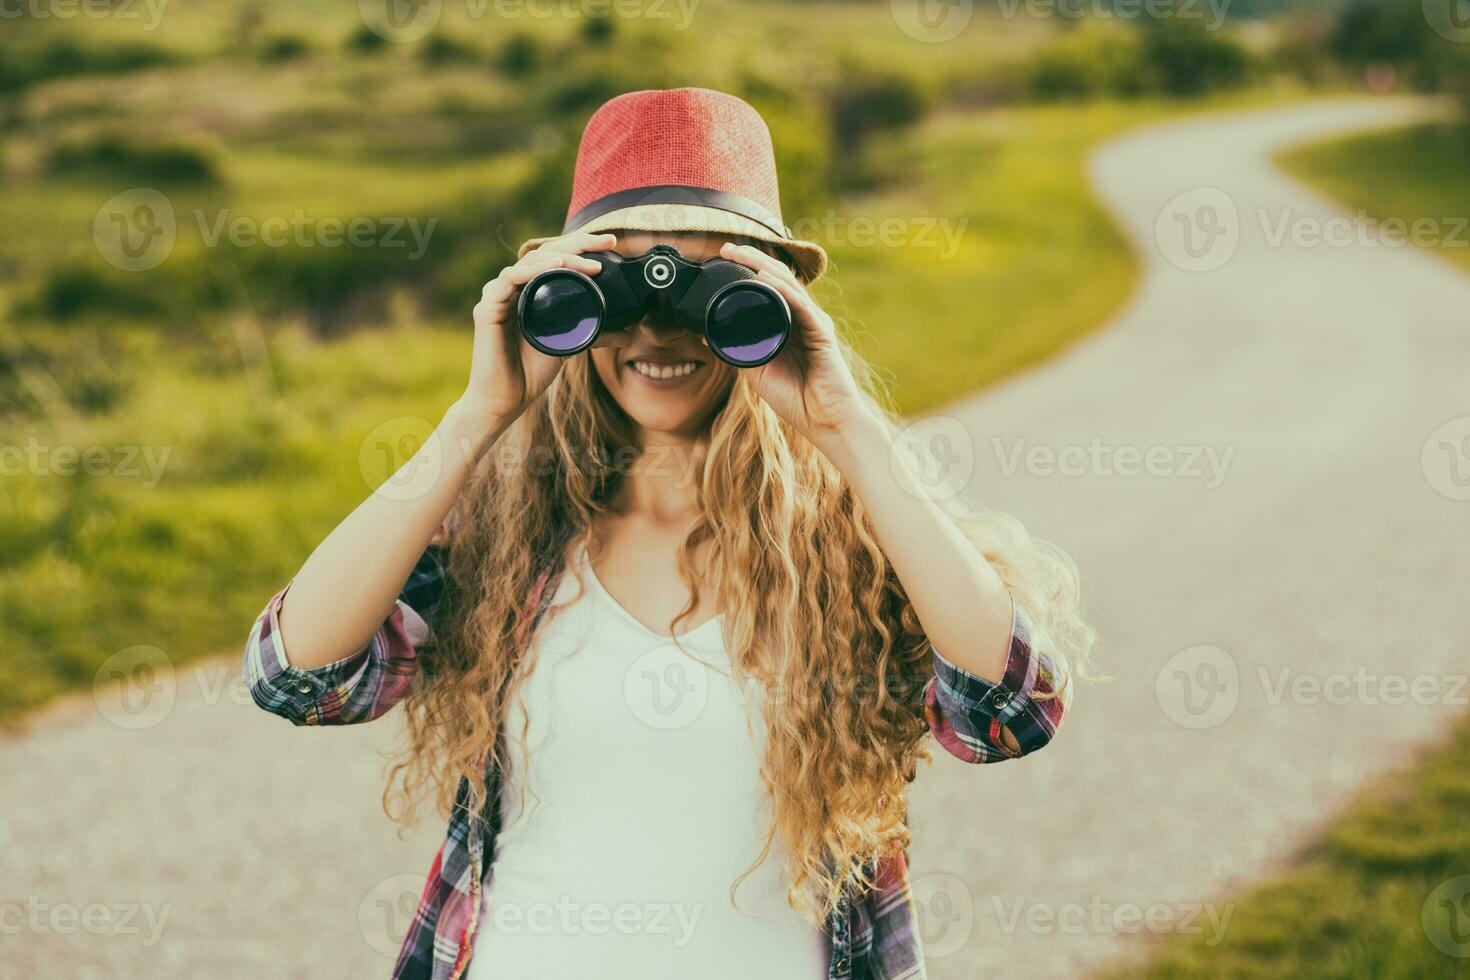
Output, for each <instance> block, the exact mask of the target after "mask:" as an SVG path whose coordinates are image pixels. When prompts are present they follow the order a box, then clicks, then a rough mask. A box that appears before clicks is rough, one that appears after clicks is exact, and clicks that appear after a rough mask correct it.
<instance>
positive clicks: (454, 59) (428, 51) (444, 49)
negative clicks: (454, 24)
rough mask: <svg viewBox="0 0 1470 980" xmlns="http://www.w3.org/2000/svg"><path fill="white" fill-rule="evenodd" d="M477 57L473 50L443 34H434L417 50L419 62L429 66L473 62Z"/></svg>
mask: <svg viewBox="0 0 1470 980" xmlns="http://www.w3.org/2000/svg"><path fill="white" fill-rule="evenodd" d="M477 56H478V55H477V53H476V51H475V49H474V48H472V47H470V46H469V45H468V44H466V43H464V42H463V41H456V40H455V39H454V38H452V37H449V36H447V35H444V34H435V35H434V36H432V37H430V38H429V40H428V41H426V42H425V43H424V46H423V47H422V48H420V49H419V60H420V61H422V62H423V63H424V64H426V65H430V66H434V65H448V64H454V63H463V62H466V61H473V60H474V59H475V58H476V57H477Z"/></svg>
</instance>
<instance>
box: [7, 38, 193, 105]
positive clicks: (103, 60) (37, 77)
mask: <svg viewBox="0 0 1470 980" xmlns="http://www.w3.org/2000/svg"><path fill="white" fill-rule="evenodd" d="M179 60H180V59H179V58H178V57H177V56H175V55H174V54H172V53H170V52H168V51H166V50H164V49H163V48H157V47H153V46H152V45H148V44H136V43H128V44H115V45H108V46H92V47H83V46H82V45H80V44H78V43H77V42H76V41H73V40H71V39H70V38H56V39H53V40H51V41H48V42H46V43H45V44H41V45H37V46H34V47H24V46H22V45H19V44H6V45H3V46H0V92H13V91H18V90H19V89H22V88H25V87H27V86H30V85H35V84H37V83H39V82H44V81H49V80H50V79H53V78H62V77H65V76H70V75H116V74H122V73H124V72H130V71H138V70H141V69H144V68H152V67H155V66H158V65H169V64H174V63H176V62H178V61H179Z"/></svg>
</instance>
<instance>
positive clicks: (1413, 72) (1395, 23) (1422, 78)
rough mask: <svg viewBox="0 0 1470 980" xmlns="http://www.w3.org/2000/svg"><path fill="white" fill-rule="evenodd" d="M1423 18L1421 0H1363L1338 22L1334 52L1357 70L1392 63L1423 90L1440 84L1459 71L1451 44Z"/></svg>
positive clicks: (1332, 42)
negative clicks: (1451, 54) (1455, 67)
mask: <svg viewBox="0 0 1470 980" xmlns="http://www.w3.org/2000/svg"><path fill="white" fill-rule="evenodd" d="M1424 18H1425V9H1424V8H1423V7H1422V6H1421V4H1420V3H1418V2H1417V0H1416V2H1413V3H1410V2H1408V0H1358V2H1355V3H1353V4H1352V5H1350V6H1349V7H1347V9H1345V10H1344V11H1343V12H1342V16H1340V17H1339V18H1338V20H1337V27H1336V29H1335V30H1334V31H1333V32H1332V38H1331V42H1330V45H1331V50H1332V53H1333V54H1334V55H1336V56H1337V57H1338V58H1339V59H1341V60H1342V61H1343V62H1345V63H1346V64H1348V65H1350V66H1352V67H1354V68H1357V69H1362V68H1364V67H1366V66H1368V65H1370V64H1374V63H1378V64H1387V65H1391V66H1392V67H1393V68H1394V69H1395V71H1397V72H1398V73H1399V74H1401V75H1403V76H1404V77H1406V78H1407V79H1408V80H1409V82H1410V83H1411V84H1412V85H1414V86H1415V87H1416V88H1419V89H1424V90H1434V89H1438V88H1441V87H1443V86H1444V85H1445V84H1446V83H1447V82H1448V81H1449V77H1447V76H1452V75H1453V71H1454V66H1453V62H1452V59H1451V56H1450V54H1449V52H1448V50H1447V49H1448V48H1449V44H1448V42H1446V41H1445V40H1444V39H1443V38H1441V37H1440V36H1439V35H1438V34H1435V33H1434V32H1433V31H1431V30H1426V29H1425V27H1426V25H1425V21H1424Z"/></svg>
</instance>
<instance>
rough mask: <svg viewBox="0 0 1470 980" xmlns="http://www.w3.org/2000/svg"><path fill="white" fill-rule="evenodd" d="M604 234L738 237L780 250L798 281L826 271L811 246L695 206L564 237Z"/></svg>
mask: <svg viewBox="0 0 1470 980" xmlns="http://www.w3.org/2000/svg"><path fill="white" fill-rule="evenodd" d="M608 231H647V232H655V233H657V232H668V233H671V234H672V233H675V232H677V233H680V234H684V235H688V234H690V233H693V234H696V235H697V234H700V233H707V234H711V235H742V236H744V237H746V238H753V239H755V240H756V241H759V242H766V243H767V244H770V245H776V246H778V247H780V248H781V249H783V250H784V251H785V252H786V254H787V255H789V256H790V257H791V261H792V262H793V263H795V265H796V267H797V270H798V272H799V274H800V277H801V279H802V280H804V281H806V282H812V281H813V280H815V279H817V278H818V277H820V276H821V275H822V273H824V272H826V271H827V266H828V260H827V253H826V252H825V251H823V249H822V246H820V245H818V244H817V243H815V242H808V241H802V240H801V239H798V238H783V237H782V236H780V235H778V234H776V233H775V232H773V231H771V229H769V228H767V227H766V226H765V225H763V224H760V223H759V222H756V221H752V220H751V219H749V218H746V217H744V216H742V215H738V214H735V213H733V212H730V211H721V210H719V209H718V208H709V207H703V206H701V205H697V204H639V205H635V206H633V207H628V208H621V209H619V210H617V211H609V212H608V213H607V214H603V215H599V216H598V217H596V218H593V219H592V220H591V221H589V222H587V223H586V224H585V225H582V226H581V227H580V228H575V229H572V231H569V232H567V233H566V234H573V233H587V234H597V233H599V232H608ZM561 237H564V236H563V235H551V236H548V237H546V238H533V239H531V240H530V241H528V242H526V243H525V244H524V245H522V246H521V248H520V251H519V252H518V253H516V256H517V258H523V257H525V255H526V253H527V252H530V251H531V250H532V249H536V248H540V247H541V246H542V245H545V244H546V243H547V242H550V241H555V240H556V239H557V238H561Z"/></svg>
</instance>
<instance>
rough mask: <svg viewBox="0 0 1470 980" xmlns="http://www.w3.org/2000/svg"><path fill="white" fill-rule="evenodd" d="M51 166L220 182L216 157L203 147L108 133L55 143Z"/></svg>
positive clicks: (158, 179)
mask: <svg viewBox="0 0 1470 980" xmlns="http://www.w3.org/2000/svg"><path fill="white" fill-rule="evenodd" d="M49 163H50V167H51V170H52V172H53V173H57V174H86V175H95V176H102V177H108V178H117V179H122V180H138V181H146V182H149V183H152V184H175V185H183V184H188V185H203V184H218V183H219V182H220V173H219V168H218V165H217V164H216V162H215V157H214V155H213V154H212V153H210V152H209V151H207V150H205V149H204V148H203V147H199V146H195V145H193V144H189V143H182V142H166V143H160V144H157V145H152V146H150V145H147V144H142V143H137V142H134V141H131V140H128V139H124V138H123V137H121V136H117V135H115V134H111V133H107V134H103V135H101V136H98V137H95V138H93V139H88V140H74V141H71V142H65V143H60V144H58V145H57V146H56V147H54V148H53V149H52V151H51V154H50V157H49Z"/></svg>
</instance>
